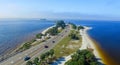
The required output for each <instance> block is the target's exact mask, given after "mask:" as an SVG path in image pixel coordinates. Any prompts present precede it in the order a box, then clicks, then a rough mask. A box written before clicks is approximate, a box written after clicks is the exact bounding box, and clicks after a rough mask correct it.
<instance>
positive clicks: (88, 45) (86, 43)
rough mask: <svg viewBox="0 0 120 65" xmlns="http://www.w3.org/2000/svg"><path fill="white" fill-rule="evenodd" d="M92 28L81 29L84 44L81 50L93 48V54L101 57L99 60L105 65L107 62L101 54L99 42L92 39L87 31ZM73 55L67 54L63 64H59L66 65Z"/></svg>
mask: <svg viewBox="0 0 120 65" xmlns="http://www.w3.org/2000/svg"><path fill="white" fill-rule="evenodd" d="M84 27H85V26H84ZM90 29H92V28H91V27H85V29H83V30H80V35H81V36H82V46H81V47H80V48H79V49H80V50H83V49H87V48H91V49H93V50H94V51H93V54H94V55H95V57H96V58H97V59H100V60H98V62H100V63H101V64H100V65H104V63H105V62H104V61H103V59H102V58H103V57H102V56H101V55H100V52H99V50H98V46H97V44H96V43H94V41H93V40H92V38H90V36H89V35H88V33H87V31H88V30H90ZM86 40H87V41H86ZM71 55H72V54H71ZM71 55H69V56H65V57H64V59H65V60H64V61H61V64H58V65H64V64H65V63H66V62H67V61H68V60H70V59H71Z"/></svg>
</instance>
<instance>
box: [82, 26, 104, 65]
mask: <svg viewBox="0 0 120 65" xmlns="http://www.w3.org/2000/svg"><path fill="white" fill-rule="evenodd" d="M91 29H92V27H85V29H84V31H83V33H84V34H83V37H84V38H85V40H86V44H87V43H88V44H87V45H88V46H87V47H88V48H92V49H93V54H94V55H95V57H96V58H97V59H100V60H98V62H100V63H103V64H104V62H103V60H102V57H101V56H100V52H99V50H97V46H96V45H97V43H94V41H93V39H92V38H91V37H90V35H89V34H88V31H89V30H91Z"/></svg>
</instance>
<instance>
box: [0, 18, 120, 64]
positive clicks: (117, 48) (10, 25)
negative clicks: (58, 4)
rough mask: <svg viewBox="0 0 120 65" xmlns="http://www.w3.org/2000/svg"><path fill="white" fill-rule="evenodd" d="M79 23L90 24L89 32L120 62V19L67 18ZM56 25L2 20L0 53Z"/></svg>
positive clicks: (36, 21) (43, 22)
mask: <svg viewBox="0 0 120 65" xmlns="http://www.w3.org/2000/svg"><path fill="white" fill-rule="evenodd" d="M66 21H68V22H73V23H75V24H77V25H86V26H90V27H92V28H93V29H92V30H89V31H88V34H89V35H90V36H91V37H92V38H93V39H95V40H96V41H97V42H99V44H100V45H101V47H102V49H103V50H104V51H105V52H107V54H108V55H109V56H110V57H111V58H112V59H114V60H115V61H116V63H118V65H119V64H120V21H95V20H66ZM52 25H54V23H53V22H51V21H45V20H17V21H0V54H1V53H3V52H4V51H6V50H8V49H11V48H13V47H15V46H17V45H18V44H20V43H23V42H25V41H26V40H29V39H32V38H34V36H35V34H37V33H38V32H40V31H42V30H44V29H46V28H48V27H50V26H52Z"/></svg>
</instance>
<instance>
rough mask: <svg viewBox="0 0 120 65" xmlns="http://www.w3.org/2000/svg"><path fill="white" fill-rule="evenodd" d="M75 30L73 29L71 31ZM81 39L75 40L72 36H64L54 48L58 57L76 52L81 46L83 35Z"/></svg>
mask: <svg viewBox="0 0 120 65" xmlns="http://www.w3.org/2000/svg"><path fill="white" fill-rule="evenodd" d="M71 32H73V31H71ZM79 37H80V39H79V40H73V39H71V37H70V36H69V35H68V36H66V37H65V38H63V39H62V40H61V41H60V42H59V43H58V44H57V45H56V46H55V47H54V48H53V49H54V51H55V56H56V57H57V58H59V57H62V56H68V55H70V54H71V53H73V52H75V51H76V50H78V49H79V48H80V47H81V42H82V41H81V40H82V38H81V36H80V35H79Z"/></svg>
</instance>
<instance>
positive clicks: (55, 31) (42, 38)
mask: <svg viewBox="0 0 120 65" xmlns="http://www.w3.org/2000/svg"><path fill="white" fill-rule="evenodd" d="M65 26H66V24H65V22H64V21H63V20H59V21H56V25H55V27H53V28H50V29H49V30H48V31H47V32H46V33H45V34H42V33H38V34H36V38H35V39H34V40H31V41H30V42H26V43H24V44H23V45H22V46H21V47H20V48H19V49H17V50H16V51H17V52H19V51H20V52H22V51H24V50H27V49H29V48H31V47H32V46H34V45H37V44H39V43H41V42H44V41H46V40H48V39H50V38H51V37H50V36H55V35H57V34H58V33H60V32H61V31H62V30H63V29H64V28H65ZM47 34H49V35H50V36H49V37H46V36H47ZM36 39H39V41H38V40H36Z"/></svg>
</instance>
